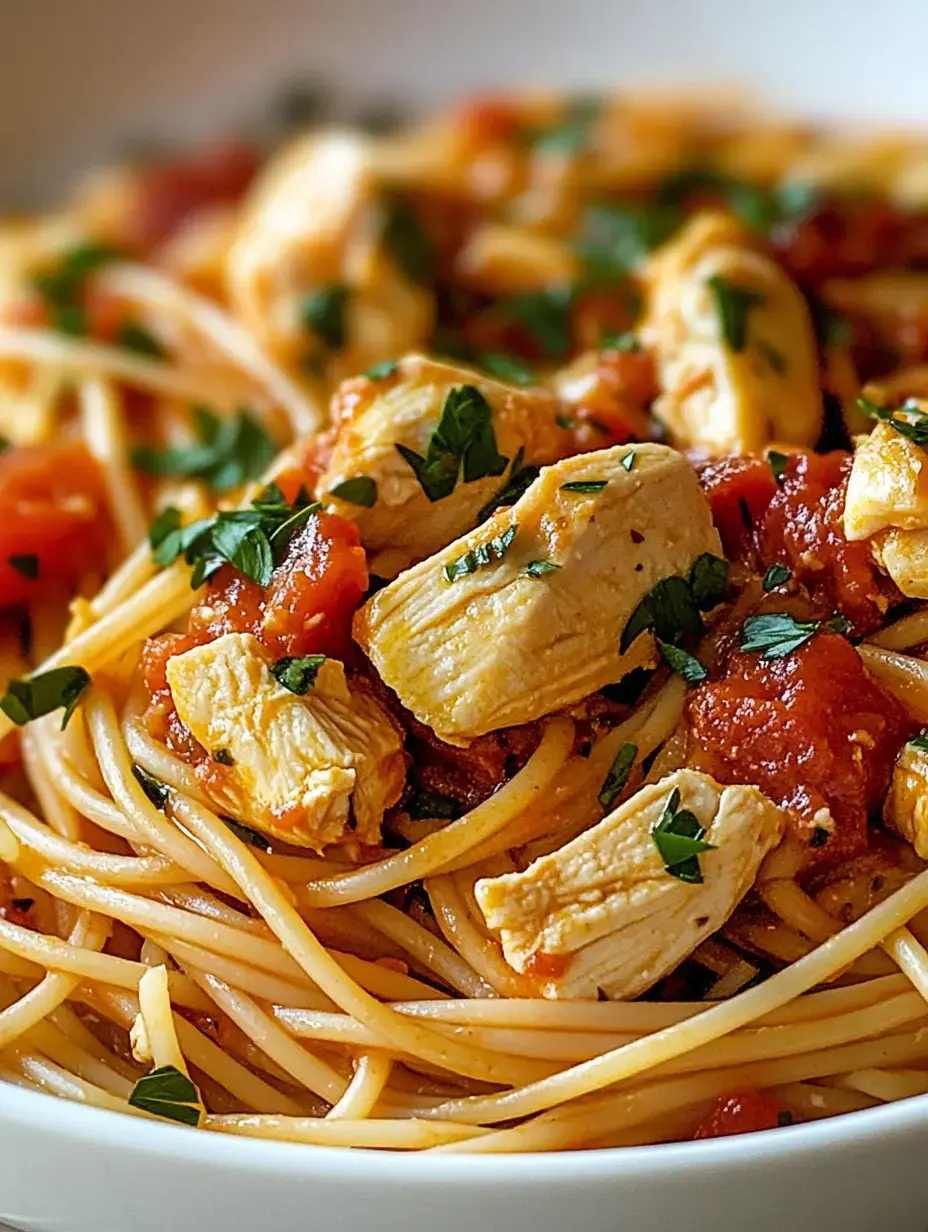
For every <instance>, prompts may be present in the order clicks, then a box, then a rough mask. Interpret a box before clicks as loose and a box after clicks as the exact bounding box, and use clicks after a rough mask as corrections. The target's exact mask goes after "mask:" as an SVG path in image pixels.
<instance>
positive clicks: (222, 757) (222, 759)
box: [213, 749, 235, 766]
mask: <svg viewBox="0 0 928 1232" xmlns="http://www.w3.org/2000/svg"><path fill="white" fill-rule="evenodd" d="M213 761H214V762H216V764H217V765H219V766H234V765H235V758H234V757H233V756H232V754H231V753H230V752H229V750H228V749H213Z"/></svg>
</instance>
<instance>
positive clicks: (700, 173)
mask: <svg viewBox="0 0 928 1232" xmlns="http://www.w3.org/2000/svg"><path fill="white" fill-rule="evenodd" d="M694 193H712V194H714V195H716V196H719V197H721V199H722V202H723V203H724V205H725V206H726V207H727V208H728V209H729V210H730V211H731V212H732V214H734V215H735V217H736V218H739V219H740V220H741V222H743V223H744V224H745V226H747V227H750V228H751V229H752V230H754V231H760V232H762V233H764V234H766V233H767V232H768V231H770V229H771V228H772V227H773V225H774V224H775V223H776V222H777V220H778V217H779V212H780V211H779V208H778V204H777V201H776V199H775V197H774V196H773V195H772V194H771V193H769V192H768V191H767V190H766V189H764V188H761V187H760V186H759V185H757V184H752V183H751V181H750V180H741V179H738V178H737V177H736V176H733V175H730V174H729V173H728V172H726V171H722V170H720V169H719V168H717V167H705V166H696V167H683V168H682V169H681V170H679V171H677V172H674V174H673V175H671V176H668V178H667V179H666V180H664V182H663V183H662V184H661V186H660V188H659V189H658V200H659V201H661V202H662V203H664V204H666V205H677V206H679V205H682V204H684V202H686V200H687V198H688V197H690V196H691V195H693V194H694Z"/></svg>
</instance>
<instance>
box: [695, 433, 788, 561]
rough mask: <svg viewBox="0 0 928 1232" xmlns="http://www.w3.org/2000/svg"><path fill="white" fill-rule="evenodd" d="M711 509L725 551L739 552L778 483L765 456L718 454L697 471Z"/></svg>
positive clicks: (732, 556)
mask: <svg viewBox="0 0 928 1232" xmlns="http://www.w3.org/2000/svg"><path fill="white" fill-rule="evenodd" d="M699 480H700V483H701V484H702V486H703V491H704V492H705V494H706V497H707V499H708V501H709V508H710V509H711V510H712V520H713V521H714V522H715V526H716V529H717V530H718V532H719V534H720V535H721V536H722V543H723V545H724V547H725V554H726V556H729V557H731V558H733V559H737V558H738V557H739V556H741V555H742V553H743V552H744V550H745V548H746V547H747V546H748V544H749V543H750V541H751V538H752V536H751V530H752V528H753V527H754V526H755V525H757V524H758V523H759V522H760V521H761V520H762V519H763V517H764V514H765V513H766V512H767V507H768V506H769V504H770V502H771V500H772V499H773V497H774V495H775V494H776V490H777V483H776V480H775V479H774V476H773V471H772V470H771V469H770V465H769V463H768V462H767V460H766V458H752V457H750V456H749V455H747V454H743V455H738V456H734V457H730V458H719V459H718V460H717V461H715V462H710V463H709V464H708V466H705V467H704V468H703V469H702V470H701V472H700V475H699Z"/></svg>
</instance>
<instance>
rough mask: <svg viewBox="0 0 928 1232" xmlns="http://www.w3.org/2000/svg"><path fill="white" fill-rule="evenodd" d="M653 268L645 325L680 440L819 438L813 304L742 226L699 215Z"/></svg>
mask: <svg viewBox="0 0 928 1232" xmlns="http://www.w3.org/2000/svg"><path fill="white" fill-rule="evenodd" d="M644 275H645V285H646V288H647V308H646V313H645V321H644V325H643V327H642V329H641V331H640V334H641V338H642V340H643V341H644V342H645V344H646V345H648V346H650V347H652V348H653V349H654V352H655V354H656V357H657V363H658V373H659V379H660V385H661V388H662V389H663V391H664V392H663V393H662V394H661V396H660V397H659V398H658V399H657V401H656V403H655V405H654V414H655V415H656V416H657V418H658V419H660V420H661V422H662V423H664V424H665V425H666V426H667V428H668V429H669V430H670V433H671V436H672V439H673V441H674V443H675V444H676V445H678V446H679V447H680V448H689V447H698V448H701V449H706V450H708V451H709V452H710V453H714V454H723V453H739V452H750V451H756V450H759V449H762V448H763V446H764V445H766V444H768V443H769V442H770V441H774V440H775V441H782V442H786V443H789V444H792V445H812V444H814V442H815V440H816V438H817V437H818V435H819V432H820V430H821V424H822V405H821V393H820V390H819V379H818V359H817V352H816V346H815V337H814V334H813V331H812V321H811V318H810V316H809V310H808V308H807V307H806V303H805V300H804V299H803V297H802V295H801V294H800V293H799V291H798V289H797V288H796V287H795V286H794V284H793V283H792V282H791V281H790V279H789V277H788V276H787V275H786V274H785V273H784V272H783V270H782V269H781V268H780V266H779V265H778V264H777V263H776V262H775V261H774V260H773V259H772V258H771V257H770V256H768V255H767V254H766V253H765V252H764V251H763V250H762V249H761V248H759V246H758V245H757V243H756V242H755V241H754V240H753V239H752V238H751V237H750V236H749V235H748V234H747V232H745V231H744V230H743V228H741V227H740V226H739V225H738V224H737V223H736V222H735V221H734V220H733V219H731V218H728V217H726V216H725V215H721V214H709V213H706V214H700V215H697V216H696V217H695V218H693V219H692V221H690V222H688V223H687V224H686V225H685V226H684V227H683V229H682V231H680V233H679V234H678V235H676V236H674V237H673V238H672V239H671V240H669V241H668V242H667V243H666V244H665V245H663V247H661V248H659V249H658V250H657V251H656V252H655V253H654V254H653V256H652V257H651V259H650V261H649V263H648V265H647V267H646V269H645V271H644Z"/></svg>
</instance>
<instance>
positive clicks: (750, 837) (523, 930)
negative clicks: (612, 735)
mask: <svg viewBox="0 0 928 1232" xmlns="http://www.w3.org/2000/svg"><path fill="white" fill-rule="evenodd" d="M675 791H679V793H680V795H679V807H680V809H688V810H689V811H690V812H691V813H693V814H694V816H695V817H696V819H697V820H698V822H699V823H700V825H701V826H702V827H703V829H704V830H705V835H704V840H705V841H706V842H708V843H711V844H712V845H713V850H711V851H704V852H703V853H702V854H701V855H699V857H698V859H699V866H700V870H701V874H702V877H703V881H702V883H701V884H692V883H690V882H687V881H681V880H680V879H679V878H677V877H675V876H673V875H672V874H671V873H670V872H668V871H667V869H666V868H665V866H664V860H663V858H662V856H661V853H660V851H659V850H658V847H657V844H656V843H655V841H654V837H653V835H652V829H653V827H654V826H655V824H656V823H657V822H658V821H659V820H660V818H661V816H662V814H663V812H664V809H665V807H666V806H667V804H668V801H669V800H670V799H671V796H672V794H673V793H674V792H675ZM785 824H786V817H785V814H784V813H783V811H782V809H780V808H778V807H777V806H776V805H775V804H773V803H772V802H771V801H770V800H768V799H767V797H766V796H764V795H763V794H762V793H761V792H760V791H759V790H758V789H757V788H756V787H722V786H721V785H720V784H718V783H717V782H716V781H715V780H714V779H712V778H710V777H709V776H708V775H707V774H702V773H700V772H699V771H696V770H678V771H676V773H674V774H671V775H669V776H668V777H667V778H665V779H662V780H661V782H659V783H653V784H650V785H648V786H646V787H642V788H641V790H640V791H638V792H636V793H635V795H634V796H632V798H631V799H630V800H628V801H626V803H625V804H623V805H622V806H621V807H620V808H618V809H616V810H615V812H614V813H611V814H610V815H609V816H608V817H606V818H604V820H603V821H601V822H600V823H599V824H598V825H596V826H594V827H593V828H592V829H590V830H587V831H586V832H585V833H584V834H581V835H580V836H579V838H575V839H574V840H573V841H572V842H570V843H568V844H567V846H566V847H562V848H561V849H560V850H559V851H555V852H553V853H552V854H551V855H547V856H542V858H541V859H540V860H536V861H535V863H534V864H532V865H530V866H529V868H527V869H526V870H525V872H522V873H507V874H505V875H504V876H502V877H493V878H489V879H486V880H483V881H478V882H477V885H476V895H477V902H478V903H479V905H480V909H481V911H482V912H483V915H484V918H485V919H486V922H487V924H488V925H489V927H490V928H492V929H493V930H494V931H496V932H498V933H499V936H500V939H501V942H502V946H503V952H504V954H505V956H506V960H507V962H508V963H509V964H510V965H511V966H512V967H513V968H514V969H515V970H516V971H519V972H521V973H528V974H531V973H533V972H535V973H537V978H538V979H539V982H540V985H541V991H542V992H543V993H544V995H545V996H546V997H552V998H558V997H565V998H595V997H596V995H597V989H600V988H601V989H603V991H604V992H605V993H606V994H607V995H608V996H609V997H611V998H612V999H614V1000H623V999H631V998H632V997H636V996H638V995H639V994H640V993H642V992H644V991H645V990H646V989H648V988H650V987H651V985H652V984H654V983H656V982H657V980H659V979H661V977H662V976H664V975H666V974H667V973H668V972H669V971H672V970H673V969H674V967H676V966H677V964H678V963H680V962H682V960H683V959H684V958H686V956H687V955H688V954H691V953H692V952H693V950H694V949H695V948H696V947H697V946H698V945H699V944H700V942H701V941H703V940H705V938H706V937H708V936H709V935H710V934H711V933H713V932H715V931H716V929H718V928H720V927H721V925H722V924H724V922H725V921H726V920H727V919H728V917H729V916H730V915H731V913H732V911H733V910H734V909H735V907H736V906H737V904H738V903H739V901H740V900H741V899H742V898H743V896H744V895H745V894H746V893H747V891H748V890H749V889H750V888H751V886H752V885H753V883H754V879H755V877H756V875H757V870H758V868H759V867H760V863H761V861H762V860H763V858H764V856H765V855H766V854H767V853H768V852H769V851H771V850H772V849H773V848H774V847H775V846H776V845H777V843H779V841H780V838H781V836H782V834H783V830H784V826H785Z"/></svg>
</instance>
